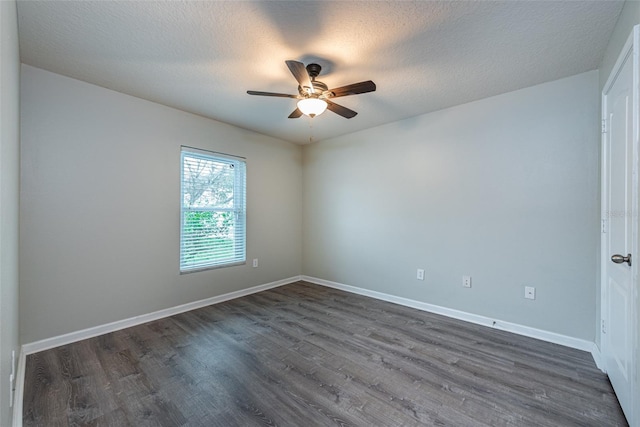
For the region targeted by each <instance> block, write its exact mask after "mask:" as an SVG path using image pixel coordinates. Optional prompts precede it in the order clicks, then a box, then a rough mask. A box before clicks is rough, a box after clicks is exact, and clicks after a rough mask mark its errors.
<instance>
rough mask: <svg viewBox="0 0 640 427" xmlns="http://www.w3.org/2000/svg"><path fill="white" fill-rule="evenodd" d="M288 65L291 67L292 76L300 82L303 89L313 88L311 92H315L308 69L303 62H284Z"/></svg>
mask: <svg viewBox="0 0 640 427" xmlns="http://www.w3.org/2000/svg"><path fill="white" fill-rule="evenodd" d="M284 62H286V64H287V67H289V71H291V74H293V77H295V78H296V80H297V81H298V84H299V85H300V86H302V87H308V88H311V92H314V89H313V84H312V83H311V79H310V78H309V73H308V72H307V69H306V68H305V66H304V64H303V63H302V62H298V61H291V60H289V61H284Z"/></svg>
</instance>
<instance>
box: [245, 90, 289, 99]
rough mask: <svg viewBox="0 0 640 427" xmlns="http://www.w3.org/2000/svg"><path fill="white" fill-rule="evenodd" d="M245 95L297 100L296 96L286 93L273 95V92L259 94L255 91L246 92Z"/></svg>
mask: <svg viewBox="0 0 640 427" xmlns="http://www.w3.org/2000/svg"><path fill="white" fill-rule="evenodd" d="M247 93H248V94H249V95H260V96H277V97H280V98H299V96H298V95H289V94H286V93H274V92H260V91H257V90H248V91H247Z"/></svg>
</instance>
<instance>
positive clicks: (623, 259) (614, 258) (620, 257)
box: [611, 254, 631, 266]
mask: <svg viewBox="0 0 640 427" xmlns="http://www.w3.org/2000/svg"><path fill="white" fill-rule="evenodd" d="M611 261H613V262H615V263H616V264H622V263H623V262H626V263H627V264H629V266H631V254H627V256H624V255H619V254H615V255H611Z"/></svg>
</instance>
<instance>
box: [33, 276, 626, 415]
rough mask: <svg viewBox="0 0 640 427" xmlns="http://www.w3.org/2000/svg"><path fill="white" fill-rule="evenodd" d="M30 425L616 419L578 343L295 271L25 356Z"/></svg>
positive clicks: (616, 410)
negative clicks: (274, 282) (292, 279)
mask: <svg viewBox="0 0 640 427" xmlns="http://www.w3.org/2000/svg"><path fill="white" fill-rule="evenodd" d="M25 381H26V384H25V392H24V406H23V415H24V418H23V420H24V425H25V426H47V427H53V426H136V427H139V426H276V425H279V426H302V427H310V426H335V425H337V426H429V425H437V426H553V427H557V426H599V427H600V426H625V425H626V422H625V420H624V416H623V415H622V412H621V410H620V406H619V405H618V402H617V400H616V397H615V395H614V394H613V391H612V389H611V385H610V384H609V381H608V380H607V377H606V375H604V374H602V372H600V371H599V370H598V369H597V368H596V366H595V364H594V362H593V360H592V358H591V355H590V354H588V353H585V352H582V351H578V350H574V349H570V348H566V347H562V346H559V345H555V344H550V343H546V342H542V341H538V340H535V339H530V338H525V337H522V336H518V335H514V334H511V333H508V332H504V331H499V330H495V329H491V328H486V327H481V326H477V325H473V324H470V323H465V322H461V321H457V320H453V319H449V318H446V317H442V316H438V315H434V314H430V313H425V312H422V311H418V310H414V309H411V308H406V307H402V306H398V305H395V304H391V303H387V302H383V301H378V300H375V299H370V298H367V297H363V296H359V295H354V294H350V293H345V292H341V291H337V290H333V289H329V288H325V287H321V286H316V285H312V284H308V283H304V282H299V283H295V284H291V285H287V286H283V287H280V288H276V289H272V290H269V291H265V292H261V293H259V294H254V295H251V296H247V297H243V298H239V299H236V300H233V301H229V302H225V303H222V304H218V305H213V306H209V307H205V308H202V309H199V310H194V311H191V312H188V313H183V314H179V315H176V316H173V317H170V318H166V319H162V320H158V321H155V322H151V323H147V324H144V325H140V326H135V327H132V328H128V329H124V330H121V331H118V332H114V333H110V334H106V335H103V336H100V337H96V338H92V339H87V340H84V341H81V342H77V343H74V344H70V345H65V346H62V347H58V348H55V349H51V350H47V351H43V352H40V353H36V354H33V355H30V356H28V357H27V365H26V379H25Z"/></svg>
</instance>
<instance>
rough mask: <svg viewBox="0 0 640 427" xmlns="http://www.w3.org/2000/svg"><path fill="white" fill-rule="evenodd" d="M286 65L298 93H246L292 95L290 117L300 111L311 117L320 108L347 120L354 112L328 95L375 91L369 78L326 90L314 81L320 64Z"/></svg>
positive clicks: (293, 116) (250, 92)
mask: <svg viewBox="0 0 640 427" xmlns="http://www.w3.org/2000/svg"><path fill="white" fill-rule="evenodd" d="M285 63H286V64H287V67H289V70H290V71H291V74H293V77H295V79H296V80H297V81H298V95H289V94H286V93H273V92H259V91H255V90H248V91H247V93H248V94H249V95H260V96H276V97H280V98H294V99H298V105H297V108H296V109H295V110H293V112H292V113H291V114H289V118H290V119H297V118H298V117H300V116H302V115H303V114H305V115H307V116H309V117H315V116H317V115H319V114H322V113H323V112H324V110H329V111H333V112H334V113H336V114H338V115H340V116H342V117H344V118H346V119H350V118H352V117H355V116H356V114H358V113H356V112H355V111H353V110H350V109H349V108H347V107H343V106H342V105H339V104H336V103H335V102H333V101H331V98H338V97H340V96H348V95H358V94H360V93H367V92H373V91H375V90H376V84H375V83H374V82H372V81H371V80H367V81H365V82H360V83H353V84H350V85H346V86H342V87H338V88H335V89H329V88H328V87H327V85H326V84H324V83H322V82H321V81H318V80H316V77H318V75H320V71H321V70H322V67H321V66H320V65H318V64H309V65H307V66H306V67H305V66H304V64H303V63H302V62H298V61H285Z"/></svg>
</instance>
